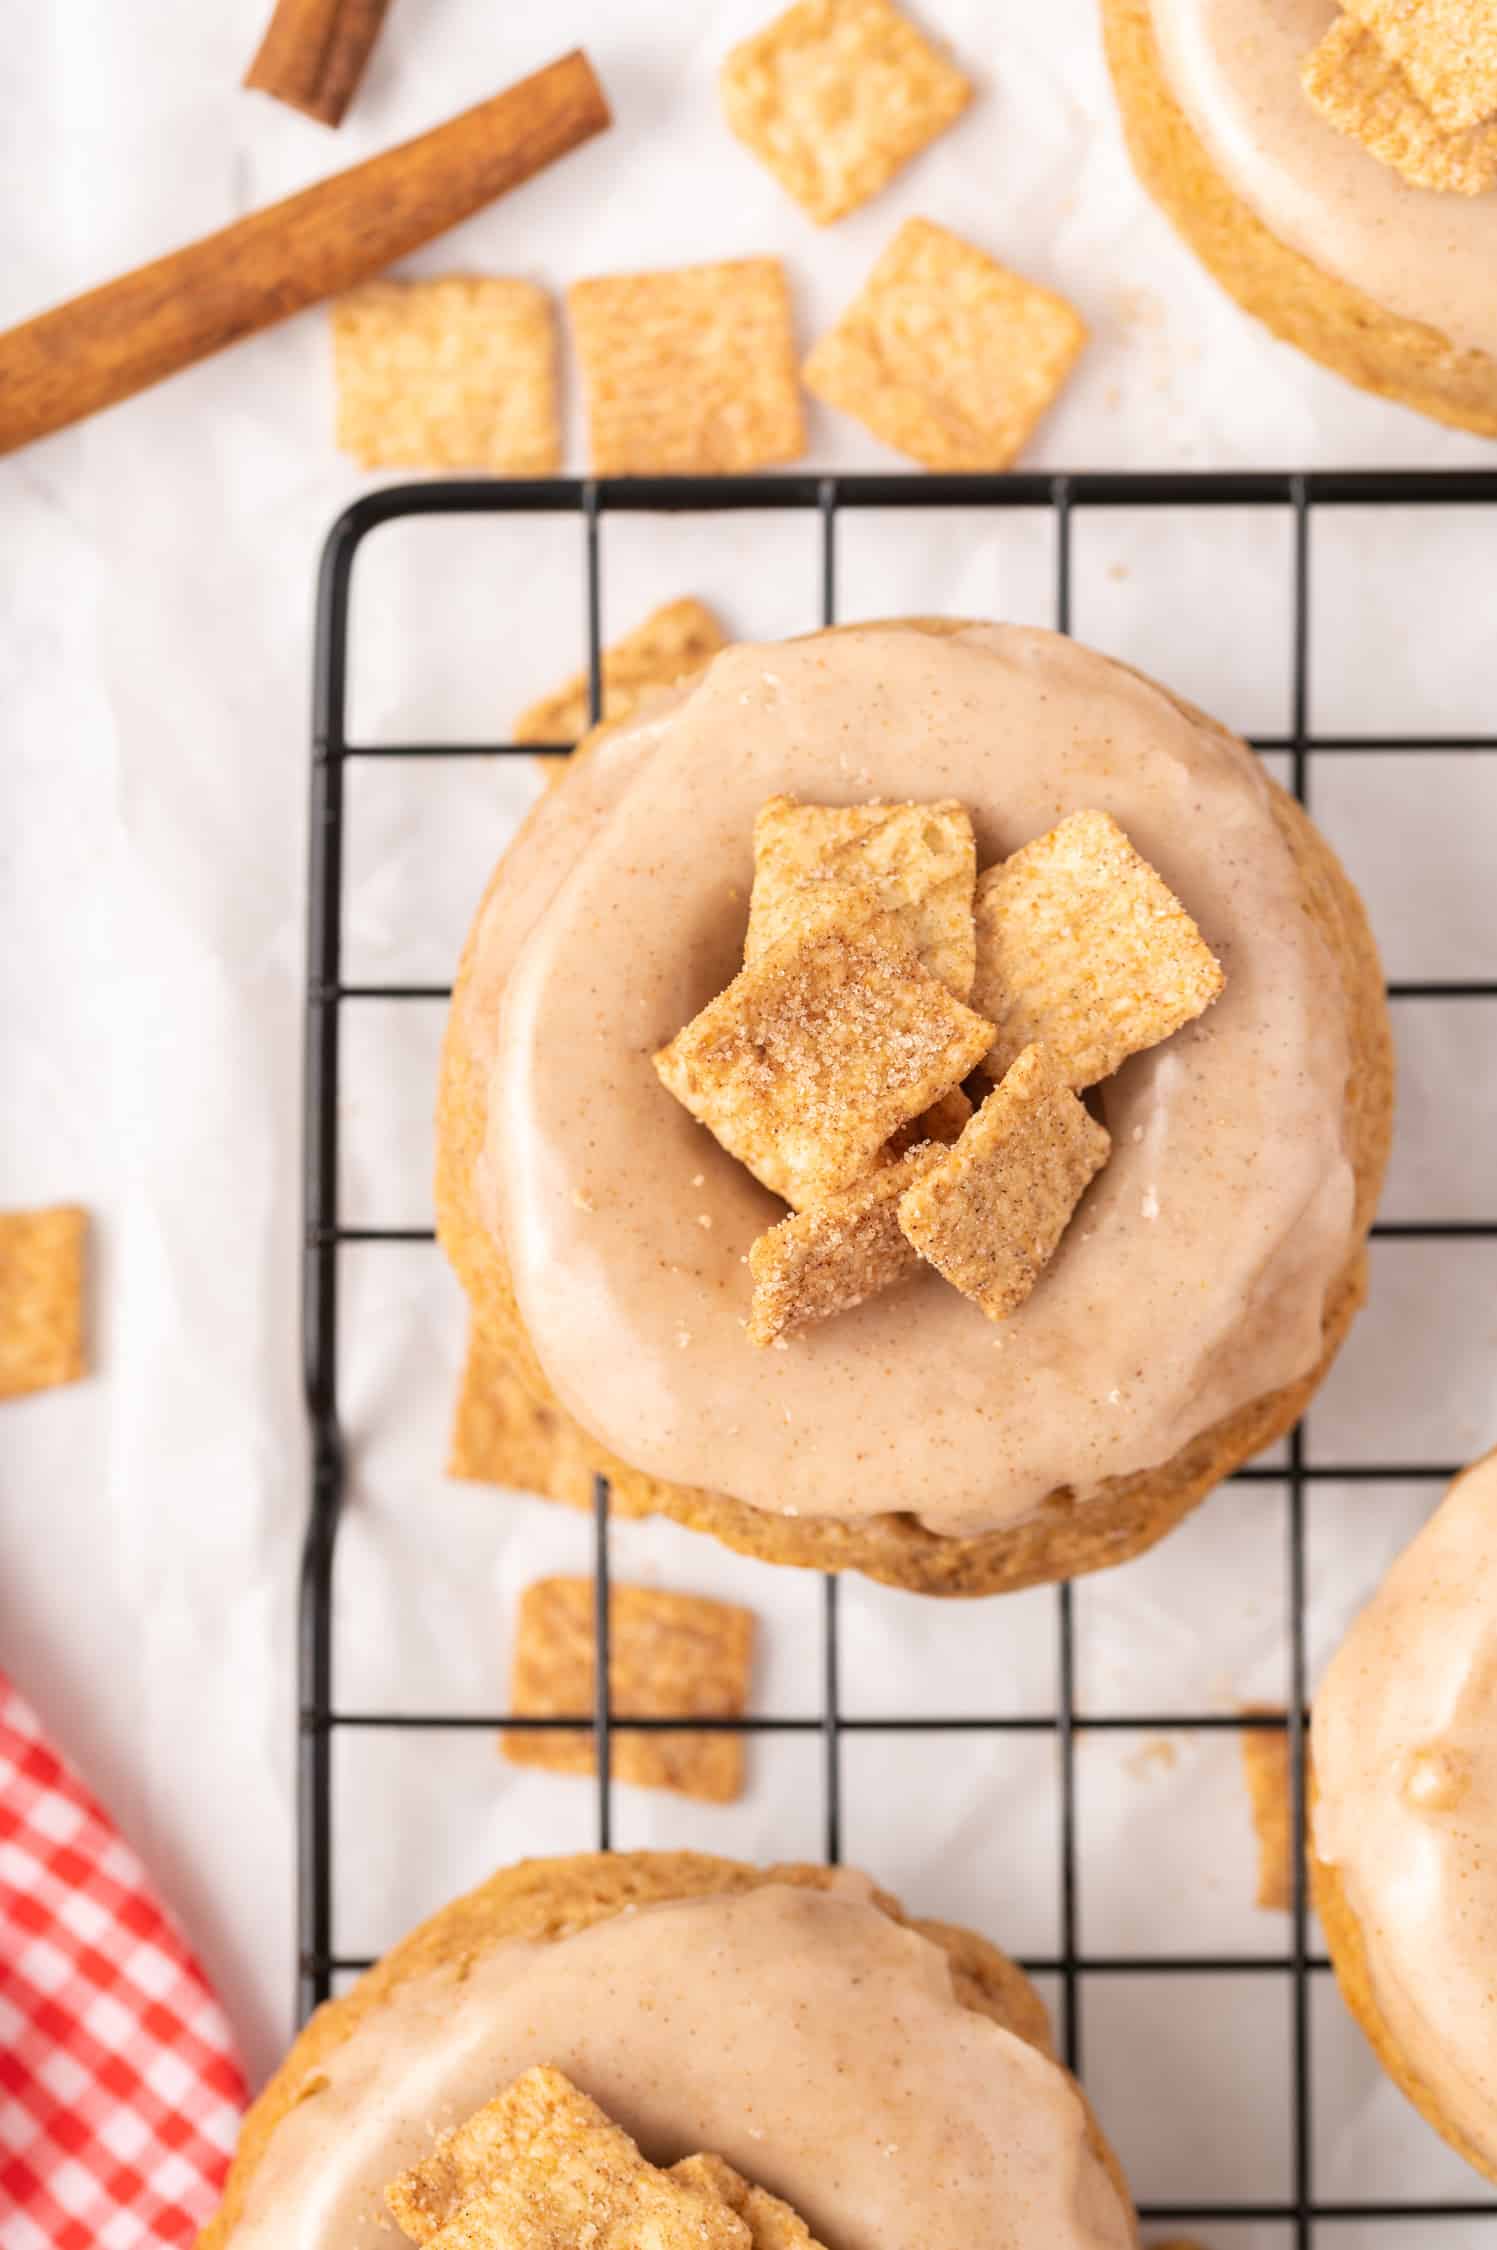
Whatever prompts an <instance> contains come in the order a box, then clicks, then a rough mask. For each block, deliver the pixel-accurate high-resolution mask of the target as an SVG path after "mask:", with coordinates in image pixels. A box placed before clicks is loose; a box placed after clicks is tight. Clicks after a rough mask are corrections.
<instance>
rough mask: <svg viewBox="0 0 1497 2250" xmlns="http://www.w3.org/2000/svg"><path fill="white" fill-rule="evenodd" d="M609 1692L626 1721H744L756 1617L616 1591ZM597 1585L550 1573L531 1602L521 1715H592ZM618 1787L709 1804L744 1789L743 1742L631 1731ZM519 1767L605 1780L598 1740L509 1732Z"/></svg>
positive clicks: (732, 1737) (524, 1620)
mask: <svg viewBox="0 0 1497 2250" xmlns="http://www.w3.org/2000/svg"><path fill="white" fill-rule="evenodd" d="M608 1631H609V1665H608V1673H609V1691H610V1702H611V1709H612V1713H613V1716H614V1717H615V1718H616V1719H625V1718H629V1719H672V1718H677V1717H679V1718H683V1719H741V1718H742V1716H743V1714H744V1712H745V1711H746V1710H747V1708H748V1692H749V1678H750V1673H751V1671H752V1667H753V1654H754V1618H753V1612H752V1611H751V1610H747V1609H739V1608H737V1607H736V1606H735V1605H734V1604H732V1603H731V1602H715V1601H709V1600H708V1599H707V1598H706V1596H705V1595H701V1594H671V1593H666V1592H664V1591H663V1590H661V1589H660V1588H658V1587H654V1586H614V1587H612V1588H611V1589H610V1591H609V1603H608ZM595 1667H596V1641H595V1638H594V1634H593V1581H592V1580H591V1579H590V1578H541V1579H538V1580H537V1581H536V1583H535V1584H534V1585H533V1586H527V1587H526V1589H525V1592H524V1594H523V1596H522V1597H521V1601H520V1625H519V1632H518V1635H517V1637H516V1642H515V1661H514V1671H513V1678H512V1681H511V1707H512V1709H513V1710H514V1713H515V1715H516V1717H517V1718H537V1719H539V1718H558V1719H561V1718H571V1717H572V1716H574V1715H575V1714H576V1713H579V1712H583V1713H589V1714H590V1713H591V1711H592V1707H593V1690H594V1680H595V1677H596V1670H595ZM609 1748H610V1760H611V1764H612V1770H613V1773H614V1775H615V1777H616V1778H617V1779H618V1780H619V1781H632V1782H635V1783H636V1784H637V1785H638V1786H639V1787H640V1788H642V1789H673V1790H675V1791H676V1792H677V1793H678V1795H680V1796H683V1797H700V1798H703V1799H704V1800H705V1801H706V1802H708V1803H709V1804H719V1805H725V1804H730V1803H731V1802H732V1801H733V1799H734V1798H735V1797H739V1796H741V1795H742V1793H743V1762H744V1761H743V1738H742V1736H741V1735H737V1734H692V1733H689V1732H684V1731H683V1732H682V1733H680V1734H675V1733H671V1734H664V1733H661V1734H628V1733H620V1734H616V1735H614V1736H613V1737H612V1738H611V1741H610V1746H609ZM504 1754H505V1756H506V1757H507V1758H508V1759H509V1760H510V1763H511V1764H512V1765H517V1766H545V1767H548V1768H549V1769H550V1770H551V1771H552V1772H554V1773H594V1772H596V1771H597V1758H596V1753H595V1749H594V1744H593V1740H592V1737H591V1735H590V1734H582V1733H578V1734H559V1733H558V1734H552V1733H537V1734H528V1733H521V1732H518V1731H515V1732H511V1733H509V1734H506V1735H505V1737H504Z"/></svg>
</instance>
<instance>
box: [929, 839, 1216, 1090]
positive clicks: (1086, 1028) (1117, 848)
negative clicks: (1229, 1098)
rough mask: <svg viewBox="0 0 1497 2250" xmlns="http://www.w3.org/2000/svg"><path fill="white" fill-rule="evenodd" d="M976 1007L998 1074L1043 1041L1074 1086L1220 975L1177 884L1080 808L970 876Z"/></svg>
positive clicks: (1099, 1074) (1198, 1008)
mask: <svg viewBox="0 0 1497 2250" xmlns="http://www.w3.org/2000/svg"><path fill="white" fill-rule="evenodd" d="M976 918H977V975H976V978H975V980H974V983H973V988H972V1002H973V1006H974V1007H976V1008H978V1009H979V1010H980V1011H981V1012H982V1014H984V1015H985V1016H989V1017H991V1019H992V1021H993V1022H994V1023H995V1024H996V1025H997V1027H998V1035H997V1038H996V1039H995V1041H994V1044H993V1051H992V1053H991V1054H990V1055H989V1056H988V1058H987V1060H986V1062H985V1063H984V1064H983V1068H984V1070H985V1071H986V1072H987V1073H988V1075H989V1077H991V1078H1001V1077H1002V1076H1003V1074H1004V1072H1005V1071H1006V1070H1008V1068H1009V1067H1010V1065H1011V1064H1012V1063H1013V1061H1014V1060H1015V1058H1016V1057H1017V1056H1018V1055H1019V1053H1020V1052H1021V1050H1022V1049H1023V1048H1025V1047H1027V1046H1029V1045H1030V1044H1031V1043H1032V1042H1034V1041H1042V1042H1043V1044H1044V1046H1045V1047H1046V1048H1047V1049H1048V1051H1049V1053H1050V1056H1051V1059H1052V1060H1053V1061H1054V1062H1055V1063H1056V1064H1057V1065H1058V1067H1059V1069H1060V1071H1061V1074H1062V1076H1063V1077H1064V1078H1065V1079H1066V1081H1067V1082H1068V1083H1069V1084H1070V1085H1072V1086H1074V1087H1078V1088H1079V1087H1082V1086H1091V1085H1095V1083H1096V1081H1097V1080H1098V1079H1099V1078H1107V1077H1110V1076H1111V1074H1112V1072H1113V1071H1115V1070H1117V1069H1118V1068H1119V1066H1120V1065H1121V1064H1122V1063H1124V1062H1126V1061H1127V1059H1128V1057H1129V1056H1130V1055H1136V1054H1139V1053H1141V1052H1142V1050H1143V1049H1144V1048H1146V1047H1156V1046H1158V1044H1159V1042H1160V1040H1162V1039H1168V1038H1169V1037H1170V1035H1171V1033H1172V1032H1176V1031H1178V1030H1179V1029H1180V1028H1181V1026H1182V1025H1183V1024H1187V1023H1189V1022H1190V1021H1191V1020H1192V1018H1193V1017H1195V1016H1198V1015H1200V1014H1201V1012H1202V1010H1203V1009H1205V1008H1208V1007H1209V1006H1210V1004H1211V1002H1212V1001H1213V1000H1214V999H1215V998H1216V996H1217V994H1218V993H1219V992H1220V991H1221V989H1222V986H1223V984H1224V983H1225V981H1226V980H1225V978H1224V977H1223V975H1222V972H1221V969H1220V968H1219V966H1218V965H1217V962H1216V961H1215V959H1214V958H1213V956H1212V954H1211V953H1210V952H1209V951H1208V949H1207V947H1206V944H1205V941H1204V940H1203V938H1202V936H1201V933H1200V931H1199V930H1198V929H1197V928H1196V926H1195V924H1194V922H1193V921H1192V920H1191V918H1190V916H1189V915H1188V914H1187V913H1186V911H1185V909H1184V907H1183V906H1182V905H1181V904H1180V901H1179V900H1178V899H1177V898H1176V897H1175V895H1174V892H1173V891H1172V890H1171V889H1170V888H1169V886H1168V884H1167V883H1165V882H1164V881H1163V879H1162V878H1161V877H1160V876H1158V875H1156V874H1155V872H1154V870H1153V868H1152V867H1150V865H1149V864H1148V862H1147V860H1144V859H1140V857H1139V855H1138V853H1137V852H1136V851H1135V850H1134V849H1133V846H1132V845H1131V844H1130V843H1129V841H1128V839H1127V837H1126V836H1125V835H1124V834H1123V831H1122V829H1121V828H1119V826H1118V824H1117V822H1116V821H1115V820H1114V819H1113V818H1112V817H1111V815H1110V814H1109V813H1104V812H1078V813H1072V814H1071V815H1070V816H1069V818H1067V819H1065V820H1063V821H1062V822H1061V823H1060V825H1059V827H1058V828H1052V829H1051V830H1050V831H1049V833H1048V835H1045V836H1038V837H1036V838H1035V840H1034V842H1033V843H1031V844H1026V845H1025V846H1024V848H1023V849H1022V851H1017V852H1015V853H1014V855H1013V857H1012V859H1007V860H1005V861H1004V862H1003V864H1002V866H1000V867H990V868H989V869H988V870H987V872H986V874H984V875H982V876H981V877H980V878H979V880H978V885H977V906H976Z"/></svg>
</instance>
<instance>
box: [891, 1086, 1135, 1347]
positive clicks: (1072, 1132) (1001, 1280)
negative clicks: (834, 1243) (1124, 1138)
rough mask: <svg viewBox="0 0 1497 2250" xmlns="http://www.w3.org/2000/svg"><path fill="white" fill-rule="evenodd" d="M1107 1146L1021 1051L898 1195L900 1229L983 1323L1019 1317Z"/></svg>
mask: <svg viewBox="0 0 1497 2250" xmlns="http://www.w3.org/2000/svg"><path fill="white" fill-rule="evenodd" d="M1111 1147H1112V1142H1111V1139H1110V1138H1109V1136H1108V1133H1107V1130H1106V1128H1105V1127H1104V1126H1101V1125H1099V1124H1098V1123H1097V1121H1096V1119H1095V1118H1094V1117H1092V1116H1091V1115H1090V1113H1089V1112H1088V1110H1087V1108H1086V1105H1085V1104H1084V1103H1083V1102H1080V1101H1078V1100H1077V1098H1076V1096H1075V1095H1074V1094H1073V1093H1072V1092H1071V1089H1070V1088H1069V1086H1067V1085H1066V1083H1065V1081H1064V1080H1063V1079H1062V1078H1061V1077H1060V1075H1059V1073H1058V1072H1057V1071H1056V1070H1055V1068H1054V1066H1053V1064H1052V1063H1051V1062H1050V1060H1049V1058H1048V1057H1047V1055H1046V1054H1045V1052H1044V1050H1043V1049H1042V1048H1039V1047H1026V1048H1025V1050H1024V1052H1023V1054H1022V1055H1020V1057H1019V1059H1018V1061H1017V1062H1016V1063H1015V1064H1014V1066H1013V1068H1012V1070H1010V1071H1009V1073H1008V1075H1007V1076H1006V1077H1005V1078H1004V1080H1003V1082H1002V1084H1001V1085H999V1086H995V1087H994V1089H993V1091H992V1093H991V1094H989V1096H988V1098H987V1100H986V1101H985V1102H984V1103H983V1105H982V1107H981V1109H980V1110H979V1111H978V1112H977V1115H976V1116H975V1117H974V1118H973V1120H972V1122H971V1124H970V1125H969V1126H968V1127H967V1130H966V1132H965V1133H963V1135H962V1137H961V1139H960V1140H959V1141H958V1142H957V1144H956V1146H955V1148H951V1149H944V1150H943V1151H942V1152H941V1154H940V1155H939V1156H938V1157H937V1159H936V1161H935V1163H934V1164H931V1165H929V1166H928V1167H927V1168H926V1169H925V1170H924V1171H922V1173H921V1175H920V1177H919V1178H918V1179H917V1180H916V1181H915V1183H914V1184H913V1186H911V1187H909V1188H907V1189H906V1191H905V1193H904V1195H903V1197H902V1198H901V1200H900V1204H899V1223H900V1225H901V1227H903V1229H904V1231H905V1233H906V1234H907V1235H908V1236H909V1239H910V1241H911V1242H912V1243H913V1244H914V1246H915V1248H916V1249H917V1250H918V1251H919V1253H920V1255H921V1257H922V1258H927V1259H929V1261H930V1263H931V1264H932V1265H933V1266H934V1267H935V1268H936V1269H937V1271H938V1272H939V1273H942V1274H944V1275H945V1277H946V1279H947V1280H948V1281H949V1282H951V1283H953V1284H954V1286H955V1287H956V1288H958V1289H960V1290H961V1292H962V1294H963V1296H965V1297H970V1298H971V1299H972V1301H973V1303H974V1304H977V1305H980V1306H981V1308H982V1310H983V1311H984V1312H985V1313H986V1314H987V1316H988V1318H989V1320H1007V1318H1008V1317H1009V1315H1010V1313H1013V1312H1017V1311H1018V1309H1019V1307H1020V1305H1022V1304H1023V1302H1024V1300H1025V1298H1026V1297H1027V1296H1028V1295H1029V1293H1030V1291H1031V1290H1032V1289H1033V1287H1034V1285H1035V1283H1036V1282H1037V1281H1038V1280H1039V1278H1040V1275H1041V1274H1042V1273H1043V1272H1044V1270H1045V1268H1046V1266H1047V1265H1048V1264H1049V1263H1050V1260H1051V1259H1052V1258H1053V1257H1054V1255H1055V1252H1056V1249H1057V1248H1058V1246H1059V1243H1060V1238H1061V1236H1062V1235H1063V1234H1064V1233H1065V1231H1066V1228H1067V1226H1068V1225H1069V1224H1070V1220H1071V1213H1072V1212H1073V1211H1074V1210H1075V1208H1076V1206H1077V1204H1078V1203H1079V1202H1080V1201H1081V1198H1082V1196H1083V1195H1084V1194H1085V1193H1086V1190H1087V1186H1088V1184H1089V1183H1090V1181H1091V1180H1092V1179H1093V1178H1094V1177H1095V1175H1096V1174H1097V1173H1098V1172H1100V1171H1101V1169H1102V1166H1103V1165H1104V1164H1105V1163H1106V1161H1107V1155H1108V1151H1109V1149H1110V1148H1111Z"/></svg>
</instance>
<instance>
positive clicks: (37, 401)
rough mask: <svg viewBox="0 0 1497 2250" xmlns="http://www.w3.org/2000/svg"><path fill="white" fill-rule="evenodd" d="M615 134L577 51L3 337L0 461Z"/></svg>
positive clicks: (362, 273) (350, 282)
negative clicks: (602, 135)
mask: <svg viewBox="0 0 1497 2250" xmlns="http://www.w3.org/2000/svg"><path fill="white" fill-rule="evenodd" d="M609 122H610V119H609V110H608V103H607V101H606V100H605V98H604V94H603V89H602V88H601V86H600V85H599V84H598V81H597V79H596V78H595V77H594V75H593V71H592V66H591V65H590V64H589V62H588V60H587V57H586V56H585V55H584V54H583V53H582V51H581V49H580V48H579V49H576V50H575V51H574V52H573V53H571V54H569V55H563V56H562V58H561V60H560V61H559V62H554V63H550V64H548V65H547V67H546V68H545V69H544V70H538V71H537V72H536V73H535V74H534V76H533V77H530V78H523V79H521V80H520V82H519V83H518V84H517V85H514V86H511V87H510V88H509V89H508V90H507V91H506V92H504V93H502V94H495V95H494V96H493V97H492V99H491V100H489V101H486V102H480V103H478V105H477V107H476V108H474V109H467V110H464V111H463V112H462V114H461V115H460V116H458V117H453V118H449V120H448V121H447V123H446V124H445V125H438V126H437V127H436V128H435V129H434V130H433V131H432V132H429V133H422V134H421V135H420V136H419V137H418V138H417V139H416V140H413V141H405V142H403V143H402V144H401V146H400V147H398V148H392V149H387V150H386V151H385V153H384V155H383V156H373V157H371V158H370V159H369V160H368V162H367V163H364V164H355V165H354V166H352V167H351V169H350V170H348V171H346V172H339V173H336V174H335V175H334V176H333V178H332V179H330V180H322V181H319V182H318V184H317V185H316V186H315V187H310V188H304V189H303V190H302V192H301V194H299V195H292V196H288V197H287V198H286V200H285V201H284V202H282V203H273V204H271V205H270V206H269V207H268V208H267V209H266V210H264V211H256V212H253V213H252V214H251V215H250V216H249V217H248V218H247V219H239V220H237V221H236V222H235V224H234V225H233V226H230V227H224V228H223V229H222V230H221V231H220V232H219V233H217V234H210V235H207V236H205V237H204V239H203V240H202V241H201V242H195V243H192V244H190V245H189V247H188V248H186V249H185V250H175V251H173V252H172V253H171V254H170V255H169V256H168V257H165V258H158V259H157V260H156V261H155V262H154V264H152V265H147V266H138V267H137V268H136V269H135V271H134V272H133V273H127V274H122V275H121V276H120V278H119V279H118V280H117V281H110V282H106V283H105V284H104V285H103V287H102V288H99V289H92V290H90V291H89V292H88V293H87V294H86V295H85V296H82V297H75V298H73V300H72V301H71V303H69V304H65V305H59V306H57V307H56V308H55V309H54V310H53V311H51V312H45V313H39V314H38V315H37V317H36V318H35V319H34V320H28V321H24V322H23V323H22V324H21V326H20V327H19V328H12V329H9V330H8V331H7V332H6V333H5V334H4V335H0V453H10V452H13V451H14V450H15V448H16V447H17V446H20V445H27V444H29V443H30V441H31V440H32V439H33V438H39V437H45V436H46V435H47V433H48V432H49V431H52V430H60V429H62V428H63V427H64V426H65V425H66V424H67V423H69V422H78V421H81V420H82V419H83V417H84V416H85V415H86V414H94V413H97V411H98V410H99V408H100V407H104V406H113V405H115V404H116V403H117V402H118V401H119V400H120V399H125V398H130V397H132V396H133V395H134V393H135V392H136V391H142V390H144V389H146V387H147V385H149V384H151V383H158V382H160V381H161V379H162V378H163V376H166V375H174V374H176V372H177V371H178V369H179V368H183V367H189V366H191V365H192V364H193V363H194V362H195V361H197V360H200V359H206V358H207V357H208V355H209V354H210V353H211V352H216V351H222V350H223V348H224V346H225V345H226V344H234V343H237V342H238V341H239V339H240V338H241V337H242V336H252V335H254V334H255V332H256V331H257V330H258V329H261V328H268V327H270V326H271V324H272V323H273V322H275V321H278V320H285V319H286V318H287V316H288V315H289V314H291V313H294V312H300V311H301V310H302V309H303V307H304V306H306V305H311V304H315V303H316V302H317V301H318V299H319V298H322V297H332V296H336V295H337V294H338V293H339V292H340V291H342V290H344V289H351V288H352V287H353V286H354V284H355V283H356V282H360V281H367V280H368V279H369V277H370V275H371V274H376V273H379V272H381V271H383V269H384V268H385V267H386V266H388V265H391V264H393V263H394V261H395V260H396V259H397V258H403V257H404V256H405V255H406V253H407V252H408V251H411V250H415V249H417V248H419V246H420V245H421V244H422V243H423V242H429V241H430V240H431V239H432V237H433V235H438V234H442V233H444V232H445V231H446V229H447V228H448V227H451V226H456V225H457V223H458V221H459V220H460V219H466V218H470V217H471V216H472V214H473V213H474V212H475V211H479V210H481V209H482V208H483V206H484V205H485V204H486V203H491V202H492V201H493V200H494V198H495V197H496V196H499V195H502V194H503V193H504V192H505V190H506V189H507V188H512V187H516V186H518V185H519V183H520V182H521V181H522V180H527V179H529V178H530V176H531V174H532V173H533V172H538V171H540V169H541V168H542V166H543V165H546V164H550V163H552V162H553V161H554V160H555V158H557V157H558V156H564V155H565V154H566V153H567V151H568V150H569V149H573V148H576V147H577V146H578V144H579V143H580V142H582V141H585V140H588V139H590V138H591V136H592V135H593V134H594V133H598V132H601V131H602V130H603V127H604V126H605V125H607V124H608V123H609Z"/></svg>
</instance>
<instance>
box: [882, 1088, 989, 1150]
mask: <svg viewBox="0 0 1497 2250" xmlns="http://www.w3.org/2000/svg"><path fill="white" fill-rule="evenodd" d="M971 1115H972V1104H971V1103H970V1102H969V1101H968V1099H967V1097H966V1095H965V1094H964V1093H963V1092H962V1090H961V1087H960V1086H953V1087H952V1089H951V1091H950V1093H949V1094H943V1095H942V1096H941V1098H940V1100H939V1101H937V1102H932V1103H931V1105H930V1108H929V1109H926V1110H922V1111H921V1113H920V1115H919V1116H918V1117H916V1118H912V1119H911V1121H910V1123H909V1124H908V1125H901V1126H900V1128H899V1131H898V1132H897V1133H891V1134H890V1136H889V1146H888V1154H889V1155H890V1156H903V1155H904V1153H905V1151H906V1149H912V1148H915V1147H917V1146H918V1145H919V1143H920V1142H921V1141H939V1142H940V1143H941V1145H942V1147H943V1148H950V1146H951V1144H952V1142H953V1141H959V1140H960V1139H961V1137H962V1135H963V1133H964V1132H965V1131H966V1129H967V1124H968V1120H969V1119H970V1118H971Z"/></svg>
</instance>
